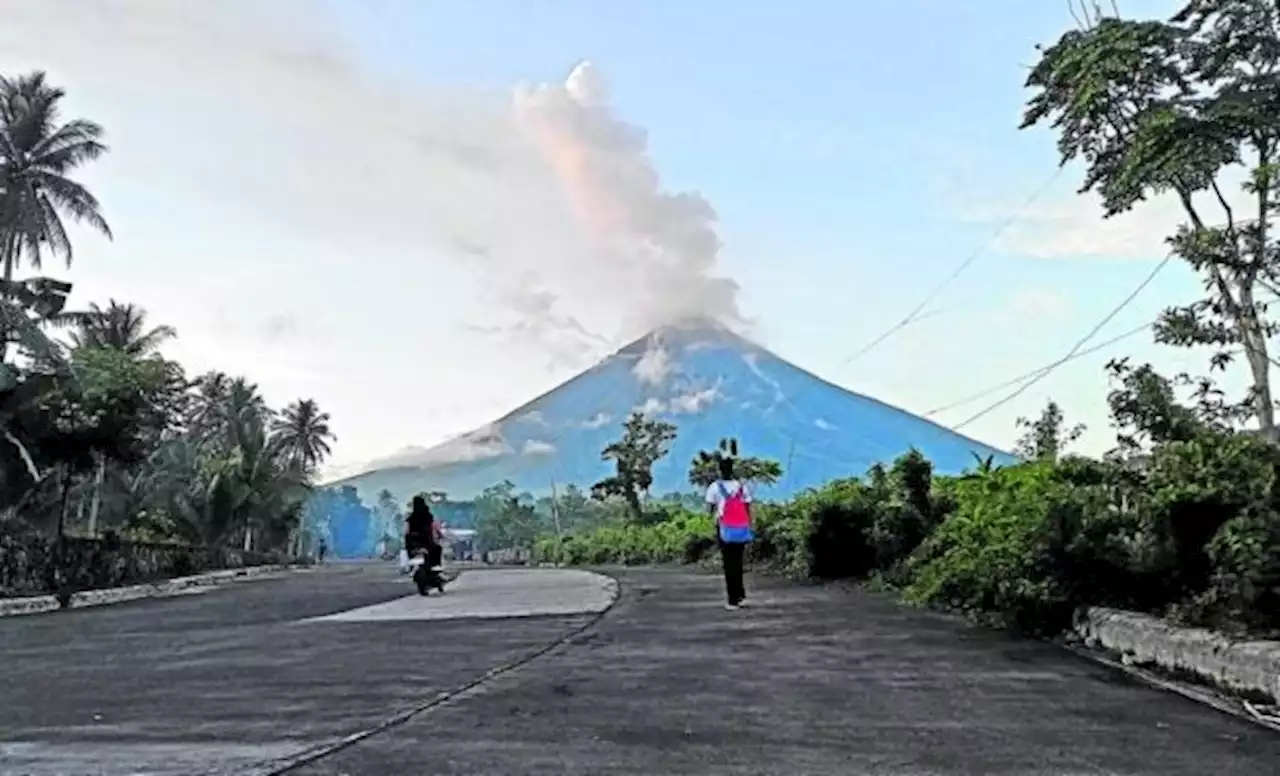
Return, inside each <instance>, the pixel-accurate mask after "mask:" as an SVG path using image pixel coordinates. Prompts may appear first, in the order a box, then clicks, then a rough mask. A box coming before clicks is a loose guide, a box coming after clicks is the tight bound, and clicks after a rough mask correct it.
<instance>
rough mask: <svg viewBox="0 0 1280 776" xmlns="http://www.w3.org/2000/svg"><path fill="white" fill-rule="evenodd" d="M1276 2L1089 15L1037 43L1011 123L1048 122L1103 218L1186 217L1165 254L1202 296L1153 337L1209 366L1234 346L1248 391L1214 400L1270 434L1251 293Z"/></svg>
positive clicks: (1277, 127) (1266, 332)
mask: <svg viewBox="0 0 1280 776" xmlns="http://www.w3.org/2000/svg"><path fill="white" fill-rule="evenodd" d="M1278 68H1280V10H1277V8H1276V6H1275V4H1274V3H1269V2H1262V0H1191V2H1187V3H1186V5H1185V6H1184V7H1183V8H1182V10H1180V11H1179V12H1178V13H1177V14H1175V15H1174V16H1173V17H1172V18H1171V19H1170V20H1169V21H1167V22H1164V21H1158V20H1145V21H1130V20H1121V19H1117V18H1097V19H1091V20H1090V23H1089V24H1088V25H1087V26H1086V28H1085V29H1083V30H1072V31H1070V32H1068V33H1066V34H1064V35H1063V36H1062V37H1061V38H1060V39H1059V40H1058V41H1057V42H1056V43H1055V44H1054V45H1052V46H1050V47H1048V48H1046V49H1043V51H1042V56H1041V58H1040V61H1039V62H1038V63H1037V64H1036V65H1035V67H1034V68H1033V69H1032V72H1031V74H1030V76H1029V77H1028V79H1027V85H1028V86H1029V87H1031V88H1033V89H1036V90H1037V92H1038V93H1037V94H1036V95H1035V96H1034V97H1033V98H1032V99H1031V100H1030V101H1029V103H1028V106H1027V111H1026V114H1025V116H1024V119H1023V122H1022V126H1023V127H1024V128H1026V127H1030V126H1033V125H1037V124H1041V123H1044V122H1048V123H1050V125H1051V126H1052V127H1053V129H1054V130H1056V131H1057V133H1058V148H1059V151H1060V153H1061V156H1062V162H1063V163H1064V164H1065V163H1066V162H1068V161H1072V160H1077V159H1079V160H1083V161H1084V163H1085V165H1086V174H1085V179H1084V184H1083V187H1082V189H1081V192H1082V193H1083V192H1086V191H1092V192H1096V193H1097V194H1098V195H1100V197H1101V198H1102V202H1103V215H1104V217H1110V216H1113V215H1115V214H1117V213H1123V212H1126V211H1128V210H1130V209H1131V208H1133V207H1135V206H1136V205H1137V204H1138V203H1140V202H1143V201H1145V200H1147V199H1149V198H1150V197H1152V196H1156V195H1161V194H1168V195H1172V196H1173V197H1174V198H1175V199H1176V201H1177V202H1178V203H1179V205H1180V207H1181V210H1182V213H1183V215H1184V216H1185V218H1186V222H1185V223H1183V224H1181V225H1179V226H1178V227H1177V228H1176V230H1175V231H1174V232H1173V234H1172V235H1171V236H1170V237H1169V241H1168V242H1169V245H1170V247H1171V249H1172V253H1173V255H1175V256H1177V257H1179V258H1181V259H1182V260H1183V261H1185V262H1186V263H1187V264H1188V265H1189V266H1190V267H1191V269H1192V270H1194V271H1195V272H1197V273H1198V274H1199V275H1200V276H1201V278H1202V280H1203V283H1204V288H1205V296H1204V297H1203V298H1202V299H1199V300H1196V301H1193V302H1191V303H1190V304H1187V305H1184V306H1178V307H1171V308H1169V309H1167V310H1166V311H1165V313H1164V315H1163V316H1162V318H1161V320H1160V322H1159V324H1158V325H1157V327H1156V341H1157V342H1161V343H1166V344H1171V345H1178V346H1187V347H1190V346H1196V345H1205V346H1210V347H1212V348H1214V350H1215V352H1214V355H1213V356H1212V358H1211V360H1210V371H1213V370H1215V369H1223V368H1226V366H1227V365H1228V364H1229V363H1230V362H1231V361H1232V359H1233V358H1234V357H1235V355H1236V353H1237V352H1239V351H1243V353H1244V357H1245V361H1246V363H1247V365H1248V368H1249V372H1250V377H1251V389H1250V391H1249V393H1248V395H1247V396H1246V397H1244V398H1243V399H1242V400H1241V401H1240V402H1238V403H1235V404H1231V403H1226V404H1224V405H1223V411H1224V413H1225V414H1226V415H1227V417H1228V418H1229V419H1237V420H1238V419H1242V418H1244V417H1247V416H1249V415H1252V416H1253V417H1254V418H1255V419H1256V422H1257V423H1258V426H1259V428H1260V430H1261V432H1262V433H1263V434H1264V435H1265V436H1266V437H1267V438H1269V439H1273V440H1274V439H1275V438H1276V423H1275V408H1274V403H1273V400H1272V390H1271V383H1270V365H1271V359H1270V356H1269V355H1268V342H1267V340H1268V337H1269V336H1270V335H1271V334H1273V333H1275V331H1276V326H1275V323H1274V322H1273V321H1272V320H1271V319H1270V318H1268V316H1267V306H1266V304H1265V303H1264V302H1262V301H1261V300H1260V299H1259V293H1260V292H1263V291H1272V292H1275V291H1277V289H1280V251H1278V250H1277V248H1278V247H1280V246H1277V243H1276V239H1275V236H1274V234H1273V230H1272V229H1271V224H1272V221H1273V219H1274V218H1275V217H1276V212H1277V209H1276V205H1277V188H1278V186H1280V122H1277V121H1275V116H1276V111H1277V109H1278V108H1280V82H1277V81H1276V78H1275V73H1276V72H1277V69H1278ZM1241 173H1242V175H1241V177H1242V178H1243V181H1244V182H1243V183H1242V184H1241V188H1242V189H1243V191H1244V193H1245V195H1246V197H1247V199H1248V200H1249V205H1248V208H1247V212H1240V213H1238V212H1237V204H1236V202H1235V198H1234V197H1231V196H1228V191H1229V186H1228V180H1229V179H1230V177H1231V176H1232V175H1240V174H1241Z"/></svg>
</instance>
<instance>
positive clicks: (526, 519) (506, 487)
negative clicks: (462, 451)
mask: <svg viewBox="0 0 1280 776" xmlns="http://www.w3.org/2000/svg"><path fill="white" fill-rule="evenodd" d="M515 488H516V486H515V483H513V482H511V481H510V480H504V481H502V482H500V483H498V484H497V485H492V486H490V487H488V488H485V489H484V490H483V491H482V492H481V493H480V496H479V497H477V498H476V524H475V525H476V541H477V542H478V543H479V545H480V546H481V547H483V548H484V549H486V550H504V549H511V548H517V547H524V548H528V547H532V546H533V543H534V541H535V540H536V539H537V538H538V536H540V535H541V534H542V531H543V527H544V526H543V522H542V520H541V519H540V518H539V516H538V513H537V511H536V510H535V509H534V507H533V504H531V503H529V500H530V499H529V497H528V494H522V495H516V492H515Z"/></svg>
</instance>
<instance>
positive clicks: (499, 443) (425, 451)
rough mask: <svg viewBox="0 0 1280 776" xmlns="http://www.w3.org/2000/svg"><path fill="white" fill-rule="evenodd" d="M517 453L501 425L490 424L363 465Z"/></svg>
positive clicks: (449, 460) (412, 464)
mask: <svg viewBox="0 0 1280 776" xmlns="http://www.w3.org/2000/svg"><path fill="white" fill-rule="evenodd" d="M514 452H515V450H514V449H513V448H512V447H511V445H510V444H509V443H508V442H507V440H506V438H504V437H503V436H502V433H501V432H500V431H499V430H498V428H497V427H496V426H492V425H489V426H483V427H481V428H478V429H475V430H474V431H468V432H467V433H465V434H462V435H461V436H458V437H454V438H453V439H450V440H449V441H447V442H444V443H443V444H439V445H436V446H435V447H431V448H424V447H420V446H417V445H413V446H409V447H405V448H403V449H401V450H399V451H397V452H396V453H393V454H392V455H389V456H387V457H386V458H380V459H378V460H376V461H370V462H369V463H367V464H365V465H364V466H363V469H364V470H365V471H371V470H374V469H392V468H396V467H429V466H443V465H445V464H450V463H464V462H467V461H479V460H483V459H486V458H497V457H499V456H503V455H509V454H511V453H514Z"/></svg>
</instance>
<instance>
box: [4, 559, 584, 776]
mask: <svg viewBox="0 0 1280 776" xmlns="http://www.w3.org/2000/svg"><path fill="white" fill-rule="evenodd" d="M511 573H515V574H517V575H519V574H523V575H529V574H536V573H537V572H533V571H524V572H499V571H475V572H468V574H466V575H464V577H463V578H462V579H459V580H458V581H457V583H455V584H456V586H455V587H454V588H453V589H451V590H450V591H449V593H448V594H447V595H446V596H444V597H440V598H437V597H435V596H432V597H429V598H427V599H421V598H418V597H417V596H416V595H411V594H412V590H411V586H410V584H409V581H408V580H407V579H406V578H404V577H400V576H398V575H397V574H396V573H395V570H394V568H390V567H388V565H387V564H379V565H372V564H369V565H354V566H352V565H333V566H329V567H326V568H324V569H319V570H316V571H305V572H297V573H294V574H290V575H287V576H285V577H283V578H281V579H277V580H270V581H255V582H244V583H239V584H236V585H232V586H229V587H225V588H214V589H212V590H210V591H209V592H206V593H204V594H200V595H191V596H182V597H176V598H168V599H157V600H150V601H135V602H131V603H126V604H120V605H116V606H106V607H100V608H92V609H81V610H72V611H66V612H57V613H53V614H48V615H32V616H25V617H13V618H4V619H0V775H3V776H10V774H32V775H33V776H47V775H51V774H60V775H67V776H70V775H71V774H94V776H115V775H116V774H166V775H168V774H172V775H173V776H193V775H194V774H200V773H206V772H207V773H229V774H230V773H240V772H244V771H245V770H246V769H249V766H251V765H253V764H255V763H258V762H261V761H264V760H270V759H276V758H281V757H287V756H290V755H293V754H295V753H296V752H298V751H300V750H303V749H306V748H309V747H313V746H316V745H322V744H324V743H326V742H328V741H331V740H333V739H334V738H337V737H341V736H345V735H348V734H350V733H352V732H354V731H358V730H363V729H367V728H369V727H372V726H375V725H377V724H379V723H381V722H383V721H384V720H386V719H387V718H389V717H391V716H393V715H394V714H396V713H398V712H403V711H406V710H409V709H412V708H414V707H417V706H420V705H421V704H422V703H423V702H424V701H425V700H428V699H430V698H432V697H434V696H435V695H436V694H437V693H439V692H442V691H447V690H450V689H453V688H456V687H459V686H461V685H464V684H466V683H467V682H468V681H471V680H472V679H474V678H475V677H478V676H481V675H483V674H484V673H485V672H487V671H489V670H491V669H493V668H494V667H496V666H500V665H502V664H505V663H508V662H511V661H513V660H516V659H519V658H521V657H523V656H526V655H528V654H530V653H531V652H534V651H535V650H538V649H540V648H542V647H543V646H544V645H546V644H548V643H550V642H552V641H554V640H555V639H557V638H559V637H561V636H562V635H563V634H564V633H567V632H570V631H572V629H574V628H577V627H580V626H581V625H582V624H583V623H584V622H587V621H588V619H589V618H588V617H583V616H580V615H579V616H562V617H536V618H522V619H515V620H493V619H488V620H472V621H466V622H459V621H452V622H450V621H445V622H429V621H424V619H425V618H427V617H429V616H430V615H431V614H432V610H433V609H441V608H445V607H448V606H453V607H457V606H458V604H459V602H465V601H468V600H474V601H475V604H476V605H475V607H474V608H476V609H477V610H479V611H480V613H482V614H483V613H484V609H485V607H486V606H491V602H492V600H493V599H495V598H496V599H500V600H501V599H510V598H511V595H510V594H509V593H508V592H506V591H504V590H503V589H497V590H493V589H489V590H487V592H486V591H485V589H484V585H483V584H482V585H480V588H481V590H480V591H476V590H475V587H476V585H475V584H474V583H468V584H464V583H463V582H464V580H465V579H466V577H467V576H470V575H472V574H474V575H475V576H476V577H478V578H482V579H483V578H490V577H489V575H502V574H511ZM572 573H580V572H572ZM597 579H598V578H597ZM591 584H592V585H594V587H595V589H594V590H592V589H591V588H588V589H587V590H586V592H587V593H589V594H591V595H597V596H598V590H599V585H598V583H597V582H596V581H595V580H592V581H591ZM518 586H524V587H528V586H527V585H518ZM492 587H493V586H492V585H491V586H490V588H492ZM501 587H502V586H499V588H501ZM505 587H507V588H510V587H511V585H510V584H508V585H506V586H505ZM535 588H536V586H535ZM477 592H478V593H479V594H477ZM561 592H562V598H563V597H564V596H563V594H564V591H561ZM405 596H410V601H411V602H412V603H414V604H417V605H418V607H419V609H418V614H419V615H421V616H418V617H413V616H405V615H406V614H409V615H411V614H412V612H405V611H403V610H402V611H401V616H399V617H396V616H391V617H387V616H385V615H384V616H381V617H374V618H373V619H371V620H370V619H365V620H363V621H360V620H359V618H357V620H358V621H354V622H340V621H339V622H335V621H326V620H320V621H315V619H314V618H323V617H325V616H327V615H333V614H336V613H340V612H353V613H359V612H366V611H368V607H376V606H378V605H381V604H384V603H385V602H388V601H395V600H397V599H401V598H403V597H405ZM570 597H571V596H570ZM547 603H548V602H547V601H537V600H536V599H535V604H543V605H545V604H547ZM551 603H554V601H552V602H551ZM508 608H510V607H508ZM396 772H399V771H396Z"/></svg>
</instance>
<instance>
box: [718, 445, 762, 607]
mask: <svg viewBox="0 0 1280 776" xmlns="http://www.w3.org/2000/svg"><path fill="white" fill-rule="evenodd" d="M707 511H708V512H709V513H710V514H711V516H712V517H714V518H715V521H716V542H717V543H718V544H719V545H720V559H721V561H722V562H723V565H724V585H725V592H726V593H727V594H728V602H727V603H726V604H725V608H726V609H728V610H730V611H735V610H737V609H738V608H739V607H742V606H746V604H747V591H746V587H745V585H744V583H743V581H742V559H743V556H744V555H745V554H746V550H747V545H748V544H750V543H751V540H752V539H754V538H755V534H754V532H753V531H752V530H751V492H750V491H749V490H747V485H746V483H744V482H742V481H740V480H738V479H737V478H735V477H734V475H733V459H732V458H728V457H725V458H721V459H720V478H719V479H718V480H716V481H715V482H713V483H711V485H710V487H708V488H707Z"/></svg>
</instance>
